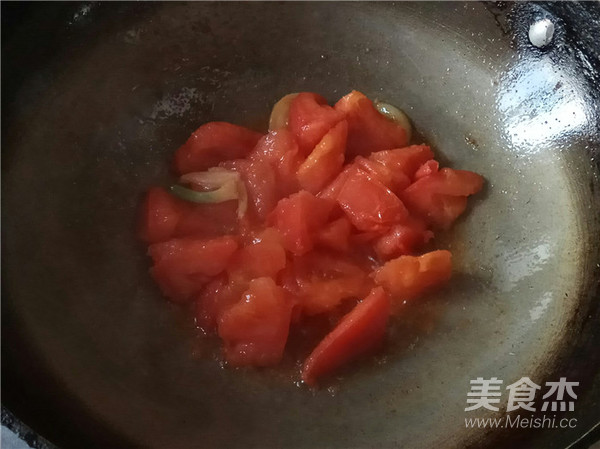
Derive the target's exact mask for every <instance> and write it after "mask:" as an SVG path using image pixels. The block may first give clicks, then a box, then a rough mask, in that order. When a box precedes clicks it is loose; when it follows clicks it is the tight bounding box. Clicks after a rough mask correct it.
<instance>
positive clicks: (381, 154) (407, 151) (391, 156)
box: [369, 145, 433, 179]
mask: <svg viewBox="0 0 600 449" xmlns="http://www.w3.org/2000/svg"><path fill="white" fill-rule="evenodd" d="M369 159H370V160H372V161H377V162H379V163H381V164H383V165H385V166H386V167H388V168H389V169H390V170H391V171H392V173H403V174H404V175H405V176H407V177H408V178H409V179H413V178H414V176H415V173H416V171H417V170H418V169H419V167H421V166H422V165H423V164H425V163H426V162H427V161H429V160H432V159H433V152H432V151H431V148H429V147H428V146H427V145H411V146H409V147H404V148H395V149H392V150H384V151H378V152H376V153H372V154H371V155H370V156H369Z"/></svg>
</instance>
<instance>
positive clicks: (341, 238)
mask: <svg viewBox="0 0 600 449" xmlns="http://www.w3.org/2000/svg"><path fill="white" fill-rule="evenodd" d="M351 232H352V224H351V223H350V221H349V220H348V219H347V218H346V217H340V218H338V219H337V220H334V221H332V222H331V223H328V224H327V225H326V226H325V227H324V228H323V229H321V230H320V231H319V233H318V234H317V238H316V240H317V243H318V244H319V245H321V246H324V247H326V248H331V249H335V250H337V251H342V252H345V251H348V250H349V249H350V242H349V239H350V234H351Z"/></svg>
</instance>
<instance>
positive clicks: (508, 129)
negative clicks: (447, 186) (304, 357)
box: [2, 2, 600, 449]
mask: <svg viewBox="0 0 600 449" xmlns="http://www.w3.org/2000/svg"><path fill="white" fill-rule="evenodd" d="M3 7H4V4H3ZM45 8H46V9H45ZM511 9H512V11H511V12H510V15H508V16H507V11H504V10H502V9H498V7H496V6H490V5H486V4H482V3H465V4H463V3H444V4H441V3H428V2H424V3H398V4H394V3H268V4H263V5H261V4H257V3H156V4H117V5H115V6H114V7H113V6H112V5H111V6H108V5H107V4H95V3H90V4H81V5H61V6H60V7H54V8H52V7H50V6H45V7H42V8H41V10H37V11H36V12H34V13H32V16H31V17H28V18H27V19H28V21H27V22H26V25H25V27H24V28H23V29H19V30H14V34H13V36H11V39H10V40H8V43H6V45H5V47H4V48H3V55H2V56H3V61H2V62H3V66H4V67H5V70H6V73H5V76H3V91H4V92H7V88H8V91H9V93H8V94H6V93H5V95H4V96H3V121H2V122H3V124H2V126H3V132H2V163H3V167H2V171H3V176H2V195H3V206H2V221H3V223H2V233H3V252H2V262H3V263H2V270H3V272H2V289H3V301H2V357H3V362H4V363H3V369H2V371H3V372H2V374H3V376H2V390H3V395H4V398H3V402H4V403H5V404H6V405H8V406H9V408H11V409H12V410H14V411H15V413H16V414H17V415H18V416H23V419H24V420H25V421H26V422H28V423H29V422H30V423H31V425H32V427H34V429H36V430H39V431H40V432H41V433H42V434H43V435H48V437H49V438H50V439H51V440H52V441H55V442H56V443H57V444H58V445H61V446H65V447H77V446H80V447H81V445H82V444H85V445H88V446H89V445H93V444H95V445H97V446H99V447H102V446H106V444H110V445H112V446H144V447H169V448H172V449H176V448H186V447H228V448H233V447H244V448H249V447H298V448H301V447H315V445H317V446H319V447H373V446H374V445H376V446H378V447H411V448H428V447H433V446H439V447H464V446H466V445H473V446H477V447H483V446H489V447H496V446H497V447H502V446H504V445H505V444H507V442H508V441H512V444H513V445H515V447H547V448H559V447H565V446H566V445H567V444H568V443H570V442H572V441H574V440H575V439H577V438H578V437H579V436H580V435H582V434H583V433H585V432H586V431H587V430H588V429H589V428H591V427H592V426H593V425H594V424H595V423H597V422H598V420H599V419H600V407H598V399H599V389H600V386H599V383H598V366H599V360H598V351H597V350H594V348H595V345H597V343H598V341H599V340H600V335H599V332H598V328H599V327H598V324H599V323H600V315H599V312H598V305H597V300H598V298H599V297H598V279H599V271H600V266H599V265H598V263H599V262H600V248H599V239H598V235H600V183H599V179H598V174H599V171H600V169H599V165H598V160H599V159H598V148H599V136H600V131H599V128H598V123H599V110H598V108H599V106H598V84H594V83H595V82H597V80H595V79H594V76H595V70H596V68H595V67H594V66H593V62H592V63H589V61H590V60H591V59H593V56H594V55H593V54H586V53H584V52H583V50H582V48H583V49H585V48H586V47H585V45H583V44H582V45H581V47H578V45H577V42H573V39H574V37H573V36H574V30H573V29H572V28H571V26H572V23H571V22H569V21H568V19H567V18H565V17H563V16H560V17H562V18H559V16H554V15H553V13H552V12H550V11H549V10H548V9H544V5H534V4H527V5H519V6H514V7H511ZM3 12H4V11H3ZM556 14H558V13H556ZM542 16H549V17H552V18H553V19H554V20H555V24H556V32H555V36H554V39H553V42H552V43H551V45H550V46H549V47H548V48H546V49H543V50H539V49H536V48H534V47H532V46H531V45H530V44H529V42H528V40H527V29H528V24H529V23H530V21H531V20H533V19H535V18H537V17H542ZM507 17H508V18H507ZM57 24H58V26H57ZM44 26H45V27H44ZM590 26H591V28H590V29H589V30H588V31H587V34H585V35H583V37H582V40H585V39H586V38H589V36H590V35H591V36H592V38H593V37H594V33H597V32H598V28H594V26H596V27H597V23H596V24H592V25H590ZM28 33H29V34H28ZM27 35H29V36H30V35H33V36H34V37H33V38H32V39H31V41H29V42H28V41H27V39H24V36H27ZM36 36H37V37H36ZM42 37H43V38H45V39H46V41H45V42H42ZM4 40H5V39H3V41H4ZM582 42H583V41H582ZM596 42H597V41H596ZM34 44H37V45H38V46H35V45H34ZM50 50H52V51H50ZM9 57H10V58H12V57H14V59H8V58H9ZM586 62H588V64H590V65H589V66H586ZM7 64H8V68H6V67H7ZM351 89H358V90H361V91H363V92H364V93H365V94H367V95H368V96H370V97H371V98H379V99H382V100H385V101H387V102H390V103H392V104H395V105H397V106H399V107H400V108H402V109H404V110H405V111H406V112H407V113H408V115H409V116H410V117H411V119H412V120H413V122H414V124H415V127H416V129H417V130H418V131H419V132H420V133H421V134H422V135H423V137H424V138H425V139H426V141H427V142H429V143H430V144H432V145H433V146H434V148H435V151H436V154H437V155H439V157H440V159H441V161H442V162H444V163H446V164H448V165H450V166H452V167H456V168H464V169H468V170H473V171H476V172H478V173H481V174H482V175H483V176H484V177H485V178H486V187H485V190H484V192H483V194H480V195H479V196H478V197H477V198H475V199H474V200H473V201H472V202H471V205H470V208H469V211H468V213H467V214H466V216H465V217H464V218H462V219H461V220H460V221H459V222H458V223H457V225H456V226H455V228H453V230H452V231H450V232H449V233H447V234H445V235H443V236H440V237H439V238H438V245H439V246H440V247H442V248H448V249H450V250H451V251H452V252H453V254H454V258H455V265H456V274H455V277H454V278H453V281H452V282H451V285H450V286H449V287H448V288H447V289H445V290H444V291H443V292H441V293H439V294H437V295H434V296H433V297H432V298H431V299H430V300H428V301H426V302H425V303H424V304H423V305H422V306H420V307H415V308H413V309H411V310H409V311H408V313H407V316H406V318H405V319H404V320H403V321H402V322H401V323H400V324H398V325H397V326H396V327H395V328H394V329H393V330H392V332H391V335H390V338H389V340H390V345H389V347H388V349H387V351H386V353H385V357H380V358H378V359H377V360H376V362H373V363H365V364H363V365H361V366H360V367H359V368H355V369H351V370H348V372H347V373H345V376H344V379H343V381H342V382H340V383H334V384H333V385H332V387H331V388H329V389H328V388H324V389H322V390H319V391H317V392H311V391H309V390H307V389H306V388H299V387H298V386H296V385H294V384H293V383H292V382H291V381H290V378H289V376H285V375H279V376H278V375H273V374H272V373H268V372H267V373H265V372H257V371H253V370H246V371H244V370H242V371H241V372H240V371H234V370H229V369H222V368H221V367H220V366H219V365H218V364H217V363H216V362H215V361H214V360H212V359H210V357H209V358H206V357H203V356H202V354H200V353H199V352H202V351H203V350H204V349H203V346H202V345H199V343H198V341H199V339H198V336H197V334H196V332H195V330H194V328H193V323H192V322H191V320H190V315H189V313H187V312H186V311H185V310H182V309H180V308H178V307H176V306H172V305H170V304H168V303H167V302H166V301H164V299H162V298H161V297H160V294H159V292H158V291H157V289H156V287H155V286H154V285H153V283H152V281H151V279H150V277H149V276H148V274H147V270H148V261H147V260H146V257H145V256H144V248H143V245H142V244H140V243H139V242H138V241H137V240H136V237H135V221H136V213H137V208H138V205H139V203H140V199H141V196H142V194H143V192H144V191H145V189H147V188H148V187H149V186H151V185H156V184H161V183H167V182H168V181H169V179H171V178H170V174H169V173H168V161H169V160H170V157H171V156H172V154H173V151H174V150H175V149H176V148H177V147H178V146H179V145H180V144H181V143H182V142H184V141H185V139H186V138H187V136H188V135H189V134H190V133H191V132H192V131H193V130H194V129H195V128H196V127H197V126H199V125H200V124H202V123H203V122H206V121H211V120H226V121H231V122H234V123H239V124H245V125H249V126H251V127H254V128H256V129H264V124H265V122H266V118H267V116H268V113H269V110H270V106H271V105H272V104H273V103H274V102H275V101H276V100H277V99H278V98H280V97H281V96H282V95H284V94H286V93H289V92H298V91H315V92H319V93H322V94H324V95H325V96H326V97H327V98H328V99H329V100H331V101H334V100H336V99H337V98H339V97H340V96H341V95H343V94H345V93H347V92H349V91H350V90H351ZM249 118H250V119H249ZM523 376H528V377H530V378H531V379H532V380H534V381H535V382H536V383H538V384H542V383H543V382H544V381H546V380H557V379H558V377H564V376H567V377H569V378H570V379H569V380H571V378H572V379H573V380H577V381H580V382H581V389H580V390H579V393H580V398H579V399H578V402H577V403H576V411H575V412H574V414H573V415H572V416H576V417H577V418H578V419H579V425H578V427H577V428H575V429H569V430H567V431H560V432H559V431H556V432H554V433H553V432H552V431H548V432H540V431H537V432H536V431H534V430H529V431H513V432H502V431H500V432H483V431H482V430H477V429H465V426H464V418H466V417H471V416H473V417H474V416H483V417H485V416H490V417H497V416H502V414H501V413H496V414H494V413H493V412H490V413H489V414H488V415H486V414H482V413H479V414H474V415H469V414H468V413H467V412H465V411H464V408H465V406H466V397H467V396H466V393H467V391H468V390H469V380H471V379H474V378H476V377H484V378H490V377H498V378H500V379H503V380H504V385H508V384H509V383H512V382H514V381H516V380H517V379H519V378H521V377H523ZM569 416H571V415H569ZM532 445H533V446H532Z"/></svg>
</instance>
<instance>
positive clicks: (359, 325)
mask: <svg viewBox="0 0 600 449" xmlns="http://www.w3.org/2000/svg"><path fill="white" fill-rule="evenodd" d="M389 316H390V298H389V296H388V294H387V293H386V292H385V291H384V290H383V289H382V288H380V287H378V288H375V289H373V290H372V291H371V293H370V294H369V295H368V296H367V297H366V298H365V299H364V300H363V301H362V302H360V303H358V304H357V305H356V307H355V308H354V309H353V310H352V311H351V312H350V313H348V314H347V315H346V316H345V317H344V318H342V320H341V321H340V322H339V324H338V325H337V326H336V327H335V329H333V330H332V331H331V332H330V333H329V334H328V335H327V336H326V337H325V338H324V339H323V341H321V343H319V345H318V346H317V347H316V348H315V349H314V350H313V352H312V353H311V354H310V356H309V357H308V359H306V361H305V362H304V366H303V368H302V380H303V381H304V382H305V383H306V384H308V385H316V384H317V381H318V380H319V379H321V378H323V377H325V376H327V375H331V374H333V373H334V372H335V371H336V370H337V369H339V368H340V367H341V366H342V365H344V364H346V363H348V362H350V361H352V360H355V359H356V358H358V357H359V356H361V355H363V354H365V353H366V352H368V351H370V350H373V349H375V348H376V347H377V346H378V345H379V344H380V343H381V342H382V340H383V337H384V335H385V329H386V326H387V322H388V319H389Z"/></svg>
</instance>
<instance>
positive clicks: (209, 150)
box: [175, 122, 262, 174]
mask: <svg viewBox="0 0 600 449" xmlns="http://www.w3.org/2000/svg"><path fill="white" fill-rule="evenodd" d="M261 136H262V134H260V133H257V132H255V131H252V130H250V129H248V128H244V127H242V126H237V125H233V124H231V123H227V122H209V123H206V124H204V125H202V126H200V127H199V128H198V129H197V130H196V131H194V132H193V133H192V135H191V136H190V137H189V139H188V140H187V141H186V142H185V143H184V144H183V145H182V146H181V147H179V149H178V150H177V152H176V153H175V171H176V172H177V173H179V174H184V173H191V172H195V171H202V170H206V169H208V168H210V167H214V166H216V165H217V164H218V163H219V162H223V161H226V160H230V159H239V158H242V157H246V156H247V155H248V153H250V152H251V151H252V149H253V148H254V147H255V146H256V143H257V142H258V139H260V138H261Z"/></svg>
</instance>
